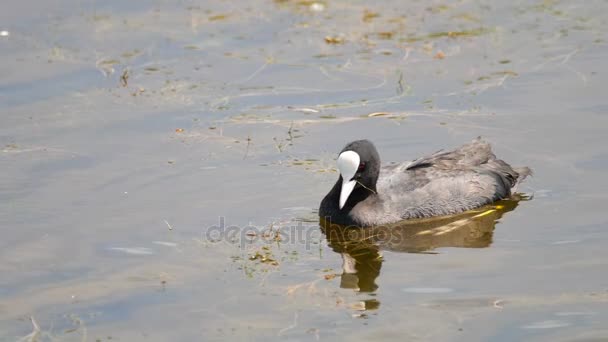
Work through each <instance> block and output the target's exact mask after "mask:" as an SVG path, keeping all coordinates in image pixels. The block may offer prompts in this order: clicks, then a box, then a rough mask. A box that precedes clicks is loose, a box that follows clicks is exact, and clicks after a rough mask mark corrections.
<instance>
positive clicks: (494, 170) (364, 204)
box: [319, 138, 531, 226]
mask: <svg viewBox="0 0 608 342" xmlns="http://www.w3.org/2000/svg"><path fill="white" fill-rule="evenodd" d="M349 149H352V150H354V151H355V152H358V153H359V154H361V160H362V161H363V160H365V157H366V156H367V155H368V154H369V153H368V150H372V151H373V152H372V153H371V155H372V158H371V159H376V160H375V161H373V162H372V163H377V164H380V160H379V157H376V156H373V155H374V153H375V154H376V155H377V152H375V148H374V146H373V144H372V143H371V142H369V141H367V140H360V141H356V142H353V143H351V144H349V145H347V146H346V147H345V149H344V150H343V151H345V150H349ZM359 150H362V151H361V152H360V151H359ZM378 166H379V165H378ZM529 174H531V170H530V169H529V168H527V167H524V168H520V169H514V168H512V167H511V166H509V164H507V163H505V162H504V161H502V160H500V159H497V158H496V156H495V155H494V154H493V153H492V150H491V147H490V144H488V143H487V142H485V141H483V140H482V139H481V138H477V139H475V140H473V141H472V142H471V143H469V144H466V145H463V146H461V147H459V148H457V149H455V150H453V151H448V152H443V151H439V152H436V153H434V154H432V155H430V156H426V157H422V158H419V159H416V160H414V161H412V162H409V163H402V164H397V165H389V166H385V167H381V168H380V171H379V175H378V176H377V177H376V179H373V180H372V181H369V180H368V179H369V178H370V177H365V171H363V172H362V175H361V178H359V179H361V182H363V184H362V185H361V186H358V187H356V188H355V190H354V191H353V193H352V195H351V196H352V197H353V199H352V200H351V199H350V198H349V200H348V201H347V204H346V206H345V207H344V208H342V209H339V207H338V206H337V202H338V199H337V197H336V194H339V192H340V184H341V177H340V179H339V180H338V182H337V183H336V185H335V186H334V188H332V190H331V191H330V192H329V194H327V196H326V197H325V198H324V199H323V201H322V202H321V207H320V209H319V215H320V216H322V217H325V218H328V219H330V220H331V221H333V222H335V223H338V224H345V225H356V226H373V225H380V224H388V223H393V222H397V221H401V220H404V219H412V218H423V217H432V216H441V215H450V214H456V213H459V212H463V211H466V210H470V209H474V208H477V207H480V206H483V205H486V204H489V203H492V202H494V201H497V200H500V199H503V198H507V197H509V196H510V195H511V191H512V189H513V188H514V187H515V185H516V184H517V183H518V182H520V181H521V180H523V179H524V178H525V177H526V176H528V175H529ZM355 177H358V176H355ZM371 178H374V177H373V175H372V177H371ZM361 182H360V183H361ZM365 182H367V183H368V184H366V183H365ZM371 183H375V184H371Z"/></svg>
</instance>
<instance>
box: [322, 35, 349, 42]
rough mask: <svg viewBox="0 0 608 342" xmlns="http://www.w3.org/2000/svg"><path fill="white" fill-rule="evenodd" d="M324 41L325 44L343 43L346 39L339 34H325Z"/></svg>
mask: <svg viewBox="0 0 608 342" xmlns="http://www.w3.org/2000/svg"><path fill="white" fill-rule="evenodd" d="M325 42H326V43H327V44H344V43H345V42H346V41H345V39H344V37H341V36H325Z"/></svg>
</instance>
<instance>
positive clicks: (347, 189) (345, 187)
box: [340, 180, 357, 209]
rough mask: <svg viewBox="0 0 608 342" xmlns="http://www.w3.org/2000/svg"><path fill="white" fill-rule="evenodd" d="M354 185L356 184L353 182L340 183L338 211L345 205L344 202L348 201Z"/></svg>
mask: <svg viewBox="0 0 608 342" xmlns="http://www.w3.org/2000/svg"><path fill="white" fill-rule="evenodd" d="M356 184H357V182H356V181H354V180H351V181H346V182H342V191H340V209H342V207H344V204H346V200H348V196H350V193H351V192H353V189H354V188H355V185H356Z"/></svg>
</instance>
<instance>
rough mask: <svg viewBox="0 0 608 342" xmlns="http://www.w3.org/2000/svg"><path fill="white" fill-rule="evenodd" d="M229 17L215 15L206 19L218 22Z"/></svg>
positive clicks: (227, 15)
mask: <svg viewBox="0 0 608 342" xmlns="http://www.w3.org/2000/svg"><path fill="white" fill-rule="evenodd" d="M229 16H230V15H229V14H216V15H212V16H210V17H209V18H207V19H208V20H209V21H219V20H226V19H228V17H229Z"/></svg>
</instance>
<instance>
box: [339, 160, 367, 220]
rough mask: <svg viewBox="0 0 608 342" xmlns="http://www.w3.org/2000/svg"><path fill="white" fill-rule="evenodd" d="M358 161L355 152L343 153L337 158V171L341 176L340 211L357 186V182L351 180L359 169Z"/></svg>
mask: <svg viewBox="0 0 608 342" xmlns="http://www.w3.org/2000/svg"><path fill="white" fill-rule="evenodd" d="M360 161H361V157H359V154H357V152H355V151H344V152H342V153H340V156H338V171H340V175H341V176H342V191H340V203H339V204H340V209H342V208H343V207H344V204H346V200H348V196H350V194H351V192H353V189H354V188H355V185H356V184H357V181H355V180H352V178H353V177H354V176H355V174H356V173H357V170H358V169H359V162H360Z"/></svg>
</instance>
